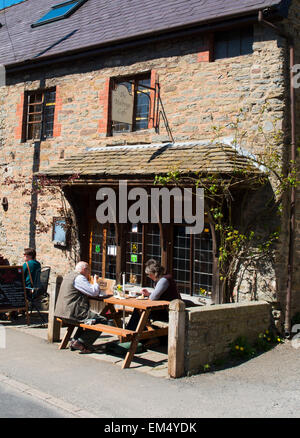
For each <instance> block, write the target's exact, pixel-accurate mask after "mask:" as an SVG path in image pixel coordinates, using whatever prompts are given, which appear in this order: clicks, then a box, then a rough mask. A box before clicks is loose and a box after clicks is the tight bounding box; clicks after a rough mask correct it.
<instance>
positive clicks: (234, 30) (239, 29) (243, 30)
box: [213, 26, 254, 61]
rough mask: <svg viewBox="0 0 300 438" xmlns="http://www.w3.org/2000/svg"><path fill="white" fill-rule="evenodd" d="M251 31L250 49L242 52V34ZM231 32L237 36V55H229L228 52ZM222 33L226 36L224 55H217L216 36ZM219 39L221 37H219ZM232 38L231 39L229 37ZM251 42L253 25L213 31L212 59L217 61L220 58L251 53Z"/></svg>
mask: <svg viewBox="0 0 300 438" xmlns="http://www.w3.org/2000/svg"><path fill="white" fill-rule="evenodd" d="M250 33H251V36H252V51H251V52H247V53H242V40H243V36H246V35H247V34H248V35H249V34H250ZM232 34H236V35H238V36H239V44H240V47H239V54H238V55H230V54H229V44H230V36H231V35H232ZM222 35H225V36H226V37H227V38H225V40H224V43H225V44H226V48H225V50H226V56H217V43H218V42H219V40H218V37H219V38H220V37H221V36H222ZM220 39H221V38H220ZM231 40H233V39H231ZM253 43H254V28H253V26H247V27H245V28H242V27H233V28H229V29H225V30H221V31H219V32H215V33H214V36H213V60H214V61H219V60H222V59H230V58H236V57H238V56H247V55H251V54H252V53H253Z"/></svg>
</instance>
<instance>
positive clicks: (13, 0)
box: [0, 0, 25, 10]
mask: <svg viewBox="0 0 300 438" xmlns="http://www.w3.org/2000/svg"><path fill="white" fill-rule="evenodd" d="M24 1H25V0H0V10H1V9H6V8H9V7H10V6H13V5H16V4H18V3H22V2H24Z"/></svg>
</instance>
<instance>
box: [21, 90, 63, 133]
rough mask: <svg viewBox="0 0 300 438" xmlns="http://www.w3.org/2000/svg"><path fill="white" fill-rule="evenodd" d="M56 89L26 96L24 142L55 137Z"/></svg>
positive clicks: (30, 93) (31, 92)
mask: <svg viewBox="0 0 300 438" xmlns="http://www.w3.org/2000/svg"><path fill="white" fill-rule="evenodd" d="M55 96H56V92H55V88H51V89H48V90H38V91H29V92H27V93H26V94H25V102H24V103H25V108H24V124H23V141H27V140H44V139H46V138H49V137H52V136H53V126H54V112H55Z"/></svg>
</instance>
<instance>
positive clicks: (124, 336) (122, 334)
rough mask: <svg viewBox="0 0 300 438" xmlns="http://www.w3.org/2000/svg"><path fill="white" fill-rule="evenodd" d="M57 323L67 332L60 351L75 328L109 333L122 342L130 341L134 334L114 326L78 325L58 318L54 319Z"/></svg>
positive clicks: (65, 345) (78, 323)
mask: <svg viewBox="0 0 300 438" xmlns="http://www.w3.org/2000/svg"><path fill="white" fill-rule="evenodd" d="M56 319H57V321H58V322H60V324H61V325H62V326H65V327H67V332H66V334H65V336H64V338H63V340H62V342H61V344H60V346H59V349H60V350H62V349H64V348H66V347H67V345H68V342H69V340H70V338H71V335H72V332H73V330H74V328H75V327H81V328H83V329H84V330H95V331H97V332H100V333H101V332H105V333H109V334H111V335H116V336H119V338H120V340H122V341H127V340H130V339H132V337H133V335H134V334H135V332H134V331H132V330H127V329H123V328H121V327H115V326H110V325H107V324H93V325H90V324H84V323H80V322H76V321H73V320H70V319H65V318H58V317H56Z"/></svg>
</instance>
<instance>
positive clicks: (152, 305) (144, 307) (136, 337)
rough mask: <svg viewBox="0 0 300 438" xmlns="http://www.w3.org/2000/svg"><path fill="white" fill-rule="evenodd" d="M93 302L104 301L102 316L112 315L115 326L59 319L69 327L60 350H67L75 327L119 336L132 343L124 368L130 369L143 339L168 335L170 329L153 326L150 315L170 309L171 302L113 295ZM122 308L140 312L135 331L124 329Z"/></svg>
mask: <svg viewBox="0 0 300 438" xmlns="http://www.w3.org/2000/svg"><path fill="white" fill-rule="evenodd" d="M92 300H97V301H103V304H104V305H103V310H102V311H101V314H102V315H105V314H107V312H109V313H110V317H111V319H112V320H113V321H114V324H115V326H110V325H106V324H94V325H88V324H85V323H80V322H76V321H70V320H65V319H61V318H57V320H58V321H60V322H61V323H64V325H66V326H67V327H68V329H67V332H66V334H65V336H64V338H63V340H62V342H61V344H60V347H59V348H60V349H63V348H66V347H67V344H68V342H69V340H70V337H71V335H72V332H73V329H74V328H75V327H82V328H84V329H85V330H96V331H98V332H103V333H108V334H112V335H117V336H119V339H120V340H121V341H125V340H126V341H130V348H129V350H128V352H127V353H126V356H125V359H124V362H123V364H122V368H129V367H130V364H131V362H132V359H133V357H134V354H135V352H136V349H137V346H138V343H139V341H140V340H143V339H150V338H157V337H160V336H166V335H167V334H168V327H167V326H166V327H160V326H156V325H153V324H151V321H150V314H151V311H152V310H162V309H168V308H169V304H170V303H169V301H152V300H149V299H146V298H144V299H138V298H133V297H129V296H126V297H125V298H123V299H120V298H118V297H115V296H113V295H111V296H106V297H97V298H95V297H93V298H92ZM120 306H125V307H126V308H129V309H137V310H138V311H139V312H140V318H139V322H138V325H137V328H136V329H135V330H127V329H126V328H123V327H122V325H123V321H122V312H120V311H119V307H120Z"/></svg>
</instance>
